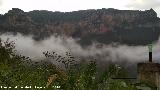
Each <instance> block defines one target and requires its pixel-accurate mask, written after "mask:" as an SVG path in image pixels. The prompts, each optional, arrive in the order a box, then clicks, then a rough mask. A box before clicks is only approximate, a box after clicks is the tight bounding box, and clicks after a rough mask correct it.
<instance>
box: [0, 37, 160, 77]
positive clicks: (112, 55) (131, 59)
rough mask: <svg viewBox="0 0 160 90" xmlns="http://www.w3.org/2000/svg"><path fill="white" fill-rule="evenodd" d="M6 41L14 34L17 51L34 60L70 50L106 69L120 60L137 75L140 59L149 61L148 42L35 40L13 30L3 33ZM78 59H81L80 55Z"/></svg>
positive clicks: (159, 56) (156, 52) (158, 52)
mask: <svg viewBox="0 0 160 90" xmlns="http://www.w3.org/2000/svg"><path fill="white" fill-rule="evenodd" d="M0 38H1V39H2V40H3V41H6V40H7V38H10V40H11V41H14V42H15V46H16V50H17V53H20V54H22V55H25V56H29V57H30V58H31V59H32V60H34V61H38V60H43V59H45V56H44V55H43V52H44V51H49V52H51V51H54V52H56V53H58V54H60V55H62V56H64V55H65V52H70V53H71V54H72V55H73V56H75V57H76V58H78V61H79V60H80V59H79V58H86V59H85V60H86V61H88V60H90V59H88V58H89V57H93V58H94V59H96V60H97V63H98V67H99V68H100V71H102V70H103V69H104V68H105V67H106V66H107V65H108V64H110V63H116V64H119V65H121V66H123V67H125V68H126V69H127V70H128V71H132V72H130V73H129V74H130V75H131V76H136V65H137V63H139V62H148V47H147V46H127V45H118V46H113V45H104V46H103V47H102V48H97V44H98V43H94V44H93V45H91V46H88V47H85V48H84V47H81V45H79V44H78V43H77V42H76V40H75V39H73V38H66V37H55V36H52V37H50V38H48V39H46V40H43V41H34V40H33V39H32V36H22V35H21V34H18V35H16V36H14V35H12V34H3V35H0ZM76 60H77V59H76ZM159 60H160V40H159V41H158V42H157V43H156V44H155V45H154V48H153V62H160V61H159ZM51 62H53V63H54V64H56V65H58V66H60V67H62V68H63V65H61V63H58V62H55V61H54V60H52V59H51Z"/></svg>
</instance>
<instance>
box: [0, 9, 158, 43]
mask: <svg viewBox="0 0 160 90" xmlns="http://www.w3.org/2000/svg"><path fill="white" fill-rule="evenodd" d="M159 29H160V19H159V18H158V17H157V13H156V12H155V11H154V10H153V9H152V8H151V9H150V10H145V11H140V10H118V9H113V8H109V9H105V8H102V9H96V10H95V9H90V10H79V11H73V12H58V11H57V12H52V11H46V10H34V11H30V12H24V11H23V10H21V9H18V8H13V9H12V10H9V11H8V13H6V14H4V15H0V32H1V33H5V32H12V33H14V34H16V33H21V34H23V35H30V34H31V35H33V36H34V37H33V38H34V39H35V40H43V39H45V38H47V37H49V36H51V35H53V34H54V35H61V36H63V35H65V36H68V37H73V38H81V40H80V41H79V42H80V43H81V44H83V45H86V43H88V45H89V44H91V43H92V42H93V41H98V42H100V43H104V44H109V43H112V42H120V43H122V44H130V45H145V44H148V43H152V42H154V41H156V40H158V37H159V35H160V31H159ZM142 35H143V36H142ZM86 38H87V39H86ZM88 38H89V39H88Z"/></svg>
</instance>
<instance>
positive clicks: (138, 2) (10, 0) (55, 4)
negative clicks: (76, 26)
mask: <svg viewBox="0 0 160 90" xmlns="http://www.w3.org/2000/svg"><path fill="white" fill-rule="evenodd" d="M12 8H20V9H22V10H24V11H25V12H28V11H32V10H48V11H62V12H69V11H77V10H86V9H101V8H115V9H120V10H146V9H147V10H148V9H150V8H153V9H154V10H155V11H156V12H157V14H158V16H159V17H160V0H0V13H1V14H4V13H7V12H8V10H11V9H12Z"/></svg>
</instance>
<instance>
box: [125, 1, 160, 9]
mask: <svg viewBox="0 0 160 90" xmlns="http://www.w3.org/2000/svg"><path fill="white" fill-rule="evenodd" d="M159 6H160V1H159V0H130V2H129V4H128V5H127V7H129V8H134V9H149V8H157V7H159Z"/></svg>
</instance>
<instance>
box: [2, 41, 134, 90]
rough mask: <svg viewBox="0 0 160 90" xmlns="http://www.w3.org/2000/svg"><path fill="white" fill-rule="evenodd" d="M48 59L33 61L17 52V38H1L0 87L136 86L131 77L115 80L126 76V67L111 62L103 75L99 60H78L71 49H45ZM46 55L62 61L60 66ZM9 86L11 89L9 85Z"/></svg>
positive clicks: (97, 89) (104, 89) (74, 89)
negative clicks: (12, 40) (57, 50)
mask: <svg viewBox="0 0 160 90" xmlns="http://www.w3.org/2000/svg"><path fill="white" fill-rule="evenodd" d="M43 54H44V55H45V56H46V60H41V61H39V62H35V61H31V59H29V57H26V56H22V55H20V54H17V52H16V50H15V46H14V42H10V41H9V40H7V41H5V42H2V41H1V40H0V86H1V87H0V88H3V89H4V88H5V87H7V88H12V90H14V89H15V90H22V88H23V89H24V88H29V89H31V90H37V89H38V88H41V89H42V90H136V87H135V86H134V85H131V82H130V81H128V80H113V79H112V77H126V76H127V74H126V71H125V69H124V68H122V67H120V66H118V65H114V64H112V65H110V66H108V68H107V69H106V70H105V71H104V72H103V73H102V74H101V75H100V74H99V73H98V72H97V66H96V62H95V61H94V60H90V61H89V62H87V63H83V62H81V63H76V59H75V58H74V57H73V56H72V55H71V54H70V53H68V52H66V56H61V55H58V54H56V53H55V52H52V53H50V52H48V51H47V52H43ZM47 59H52V60H55V61H57V62H59V63H62V64H63V65H64V67H65V68H63V69H62V68H60V67H58V66H56V65H54V64H53V63H51V62H50V61H49V60H47ZM9 90H10V89H9Z"/></svg>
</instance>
